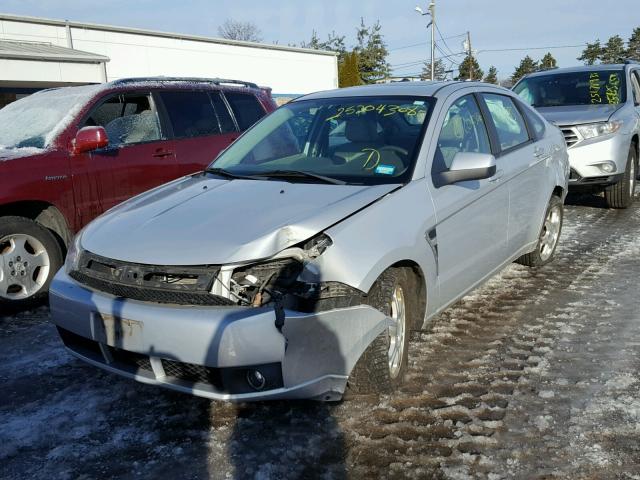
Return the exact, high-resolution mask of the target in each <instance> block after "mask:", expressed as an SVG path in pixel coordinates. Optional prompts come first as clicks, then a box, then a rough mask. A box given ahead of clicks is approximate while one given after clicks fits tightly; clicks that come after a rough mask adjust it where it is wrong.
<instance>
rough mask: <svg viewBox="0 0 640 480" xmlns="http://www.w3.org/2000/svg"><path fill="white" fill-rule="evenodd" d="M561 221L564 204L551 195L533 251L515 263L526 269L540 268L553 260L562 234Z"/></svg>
mask: <svg viewBox="0 0 640 480" xmlns="http://www.w3.org/2000/svg"><path fill="white" fill-rule="evenodd" d="M563 219H564V204H563V203H562V200H561V199H560V198H559V197H557V196H555V195H553V196H552V197H551V200H549V205H548V206H547V210H546V212H545V216H544V223H543V224H542V229H541V230H540V236H539V237H538V243H537V244H536V248H535V250H533V251H532V252H529V253H527V254H525V255H523V256H521V257H520V258H519V259H518V260H516V263H519V264H520V265H524V266H527V267H541V266H543V265H546V264H547V263H549V262H550V261H551V260H553V256H554V255H555V253H556V248H557V247H558V241H559V240H560V233H561V232H562V221H563Z"/></svg>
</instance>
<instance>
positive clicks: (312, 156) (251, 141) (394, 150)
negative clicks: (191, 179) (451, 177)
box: [211, 97, 433, 185]
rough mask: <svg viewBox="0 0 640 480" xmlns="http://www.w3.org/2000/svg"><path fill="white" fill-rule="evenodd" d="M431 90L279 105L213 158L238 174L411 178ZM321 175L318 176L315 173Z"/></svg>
mask: <svg viewBox="0 0 640 480" xmlns="http://www.w3.org/2000/svg"><path fill="white" fill-rule="evenodd" d="M432 104H433V99H432V98H424V97H421V98H418V97H373V98H371V97H369V98H331V99H320V100H302V101H298V102H293V103H289V104H287V105H284V106H282V107H280V108H279V109H278V110H276V111H275V112H274V113H272V114H271V115H269V116H267V117H266V118H265V119H264V120H262V121H261V122H259V123H258V124H257V125H256V126H254V127H253V128H252V129H251V130H249V131H248V132H247V133H246V134H245V135H244V136H243V137H242V138H241V139H239V140H238V141H237V142H236V143H234V144H233V145H231V147H229V149H228V150H226V151H225V152H224V153H223V154H222V155H221V156H220V157H218V158H217V159H216V160H215V161H214V163H213V164H212V165H211V167H212V168H215V169H224V170H225V171H227V172H230V173H232V174H236V175H252V176H256V175H258V176H260V177H264V178H267V179H268V176H269V174H270V173H272V174H273V175H274V178H275V177H276V176H281V175H283V174H284V173H287V174H288V175H287V179H288V180H289V181H292V180H296V181H314V179H313V177H312V176H311V175H296V176H294V175H291V172H303V173H305V174H313V175H319V176H324V177H328V178H330V179H335V180H340V181H342V182H345V183H349V184H366V185H375V184H383V183H403V182H405V181H407V180H408V178H409V177H410V175H411V173H412V171H413V165H414V161H415V157H416V156H417V151H418V150H419V148H420V146H419V140H420V138H422V132H423V129H424V127H425V125H426V123H427V121H428V117H429V113H430V111H431V106H432ZM316 180H317V179H316Z"/></svg>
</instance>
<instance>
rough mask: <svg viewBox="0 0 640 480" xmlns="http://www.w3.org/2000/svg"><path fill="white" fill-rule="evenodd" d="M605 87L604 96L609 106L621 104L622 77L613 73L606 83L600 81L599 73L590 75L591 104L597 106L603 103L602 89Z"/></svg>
mask: <svg viewBox="0 0 640 480" xmlns="http://www.w3.org/2000/svg"><path fill="white" fill-rule="evenodd" d="M603 87H604V92H602V93H604V95H605V98H606V101H607V103H608V104H609V105H617V104H618V103H620V98H621V97H620V76H619V75H618V74H617V73H612V74H610V75H609V78H608V79H607V80H605V81H602V80H601V79H600V73H599V72H592V73H591V74H590V75H589V95H590V97H591V104H592V105H597V104H601V103H602V94H601V89H602V88H603Z"/></svg>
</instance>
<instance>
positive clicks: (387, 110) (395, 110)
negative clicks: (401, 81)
mask: <svg viewBox="0 0 640 480" xmlns="http://www.w3.org/2000/svg"><path fill="white" fill-rule="evenodd" d="M423 111H424V105H386V104H380V105H370V104H369V105H352V106H350V107H340V108H338V110H337V111H336V114H335V115H332V116H331V117H329V118H327V120H326V121H327V122H330V121H331V120H337V119H339V118H340V117H343V116H351V115H365V114H367V113H371V112H374V113H376V114H378V115H382V116H383V117H390V116H391V115H396V114H402V115H407V116H410V117H415V116H416V115H418V114H419V113H420V112H423Z"/></svg>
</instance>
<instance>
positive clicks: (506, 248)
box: [50, 82, 569, 401]
mask: <svg viewBox="0 0 640 480" xmlns="http://www.w3.org/2000/svg"><path fill="white" fill-rule="evenodd" d="M568 175H569V164H568V158H567V151H566V147H565V145H564V138H563V137H562V133H561V132H560V130H558V129H557V128H555V127H554V126H552V125H550V124H548V123H547V122H546V121H544V119H542V117H540V116H539V115H538V114H537V113H535V111H534V110H533V109H531V108H530V107H528V106H526V105H524V104H523V103H522V102H521V101H520V100H519V99H518V97H517V96H516V95H515V94H513V93H512V92H510V91H509V90H506V89H503V88H499V87H494V86H491V85H487V84H479V83H465V82H456V83H450V82H444V83H407V84H404V83H403V84H389V85H377V86H366V87H356V88H348V89H343V90H335V91H330V92H323V93H317V94H313V95H308V96H306V97H302V98H300V99H297V100H295V101H294V102H291V103H289V104H287V105H285V106H283V107H281V108H279V109H278V110H276V111H275V112H274V113H272V114H271V115H269V116H267V117H265V118H264V119H263V120H262V121H260V122H259V123H258V124H256V125H255V126H254V127H253V128H251V129H250V130H249V131H247V133H245V134H244V135H243V136H242V137H241V138H240V139H239V140H237V141H236V142H235V143H234V144H233V145H232V146H230V147H229V148H228V149H227V150H226V151H225V152H224V153H222V154H221V155H220V156H219V157H218V158H217V159H216V160H215V162H214V163H213V164H212V165H211V166H210V167H209V168H208V169H207V170H205V171H204V172H200V173H198V174H195V175H191V176H188V177H184V178H182V179H179V180H176V181H174V182H172V183H168V184H166V185H164V186H163V187H159V188H157V189H155V190H151V191H149V192H147V193H145V194H142V195H140V196H138V197H136V198H133V199H132V200H129V201H127V202H125V203H124V204H122V205H120V206H118V207H115V208H114V209H112V210H111V211H109V212H107V213H106V214H104V215H103V216H102V217H99V218H98V219H96V220H95V221H94V222H92V223H91V224H89V225H88V226H87V227H86V228H85V230H84V231H83V232H81V233H80V234H79V235H78V236H77V238H76V239H75V242H74V244H73V248H71V249H70V251H69V254H68V256H67V260H66V264H65V267H64V268H63V269H62V270H61V271H60V272H59V273H58V274H57V276H56V277H55V279H54V281H53V284H52V287H51V297H50V298H51V314H52V318H53V322H54V323H55V324H56V325H57V327H58V331H59V333H60V336H61V337H62V340H63V342H64V344H65V345H66V346H67V347H68V349H69V350H70V351H71V352H72V353H74V354H75V355H77V356H78V357H80V358H81V359H83V360H85V361H87V362H89V363H92V364H94V365H96V366H98V367H102V368H104V369H106V370H109V371H111V372H114V373H118V374H121V375H125V376H128V377H131V378H134V379H137V380H139V381H141V382H145V383H151V384H156V385H162V386H165V387H168V388H173V389H176V390H181V391H184V392H189V393H192V394H196V395H201V396H205V397H209V398H214V399H221V400H235V401H247V400H259V399H277V398H313V399H319V400H337V399H339V398H341V396H342V395H343V393H344V392H345V389H346V388H349V389H350V390H351V391H352V392H388V391H391V390H393V389H394V388H396V387H397V386H399V385H400V383H401V382H402V379H403V377H404V373H405V371H406V368H407V358H408V357H407V355H408V349H409V332H410V330H412V329H420V328H423V327H424V326H426V325H427V324H428V323H429V321H430V319H431V318H433V317H434V316H435V315H436V314H438V313H439V312H440V311H442V310H443V309H445V308H446V307H447V306H449V305H451V304H452V303H453V302H455V301H457V300H458V299H459V298H461V297H462V296H463V295H465V294H466V293H467V292H469V291H470V290H472V289H474V288H476V287H477V286H478V285H480V284H481V283H483V282H484V281H485V280H487V279H488V278H489V277H491V276H492V275H493V274H495V273H497V272H499V271H500V270H501V269H502V268H503V267H505V266H506V265H508V264H509V263H511V262H512V261H514V260H519V261H520V262H521V263H523V264H525V265H529V266H540V265H544V264H545V263H547V262H549V261H550V260H551V258H552V256H553V254H554V251H555V248H556V245H557V243H558V239H559V237H560V230H561V226H562V216H563V200H564V196H565V193H566V191H567V182H568Z"/></svg>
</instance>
